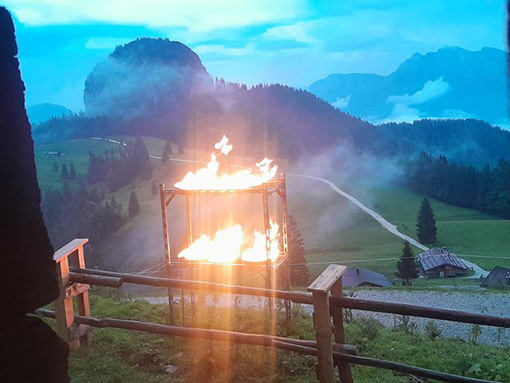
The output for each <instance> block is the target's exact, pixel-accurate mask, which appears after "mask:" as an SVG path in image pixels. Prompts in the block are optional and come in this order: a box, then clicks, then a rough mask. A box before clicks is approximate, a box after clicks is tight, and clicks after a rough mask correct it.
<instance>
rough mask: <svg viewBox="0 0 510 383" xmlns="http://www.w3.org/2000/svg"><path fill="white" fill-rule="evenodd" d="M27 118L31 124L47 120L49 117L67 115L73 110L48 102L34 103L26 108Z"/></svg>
mask: <svg viewBox="0 0 510 383" xmlns="http://www.w3.org/2000/svg"><path fill="white" fill-rule="evenodd" d="M27 113H28V119H29V120H30V123H31V124H32V125H34V124H39V123H41V122H44V121H47V120H49V119H50V118H55V117H62V116H68V115H70V114H72V113H73V112H72V111H71V110H70V109H67V108H66V107H65V106H62V105H56V104H49V103H47V102H45V103H42V104H35V105H32V106H31V107H29V108H27Z"/></svg>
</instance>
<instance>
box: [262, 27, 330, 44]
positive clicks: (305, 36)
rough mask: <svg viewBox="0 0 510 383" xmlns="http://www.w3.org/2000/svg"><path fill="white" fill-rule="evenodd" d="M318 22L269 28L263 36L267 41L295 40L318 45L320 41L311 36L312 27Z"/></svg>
mask: <svg viewBox="0 0 510 383" xmlns="http://www.w3.org/2000/svg"><path fill="white" fill-rule="evenodd" d="M314 23H316V22H298V23H295V24H291V25H280V26H276V27H272V28H269V29H268V30H267V31H266V32H264V33H263V34H262V36H261V37H262V39H266V40H293V41H297V42H300V43H307V44H317V43H319V42H320V40H319V39H317V38H315V37H313V36H311V35H310V28H309V27H310V26H311V25H313V24H314Z"/></svg>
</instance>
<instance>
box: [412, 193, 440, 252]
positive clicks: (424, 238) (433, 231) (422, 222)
mask: <svg viewBox="0 0 510 383" xmlns="http://www.w3.org/2000/svg"><path fill="white" fill-rule="evenodd" d="M416 234H417V235H418V240H419V241H420V242H422V243H435V242H436V239H437V227H436V218H435V217H434V212H433V211H432V206H430V202H429V200H428V199H427V198H424V199H423V201H422V203H421V206H420V211H419V212H418V219H417V222H416Z"/></svg>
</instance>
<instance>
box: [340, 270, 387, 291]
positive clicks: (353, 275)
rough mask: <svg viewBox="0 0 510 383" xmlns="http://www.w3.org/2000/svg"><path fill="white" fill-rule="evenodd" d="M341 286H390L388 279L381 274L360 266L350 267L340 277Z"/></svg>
mask: <svg viewBox="0 0 510 383" xmlns="http://www.w3.org/2000/svg"><path fill="white" fill-rule="evenodd" d="M342 286H349V287H390V286H391V283H390V281H389V280H388V279H387V278H386V277H385V276H384V275H382V274H379V273H376V272H375V271H372V270H367V269H362V268H360V267H351V268H350V269H348V270H347V271H346V272H345V273H344V275H343V277H342Z"/></svg>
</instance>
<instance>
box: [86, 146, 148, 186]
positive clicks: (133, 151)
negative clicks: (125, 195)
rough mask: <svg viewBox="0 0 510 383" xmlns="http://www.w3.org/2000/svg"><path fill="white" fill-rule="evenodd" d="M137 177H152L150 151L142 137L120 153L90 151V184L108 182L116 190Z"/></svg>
mask: <svg viewBox="0 0 510 383" xmlns="http://www.w3.org/2000/svg"><path fill="white" fill-rule="evenodd" d="M136 177H142V178H143V179H148V178H150V177H151V168H150V163H149V152H148V151H147V147H146V146H145V144H144V142H143V141H142V139H141V138H140V137H138V138H137V139H136V141H135V143H134V144H133V145H132V146H131V147H129V148H128V149H126V150H122V151H121V152H120V153H119V155H118V156H117V155H114V154H108V153H107V154H105V155H104V156H101V155H96V154H94V153H92V152H91V153H89V168H88V173H87V180H88V182H89V183H90V184H97V183H100V182H106V183H107V185H108V189H109V190H110V191H111V192H114V191H116V190H118V189H120V188H121V187H123V186H125V185H127V184H128V183H129V182H131V181H132V180H133V179H135V178H136Z"/></svg>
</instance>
